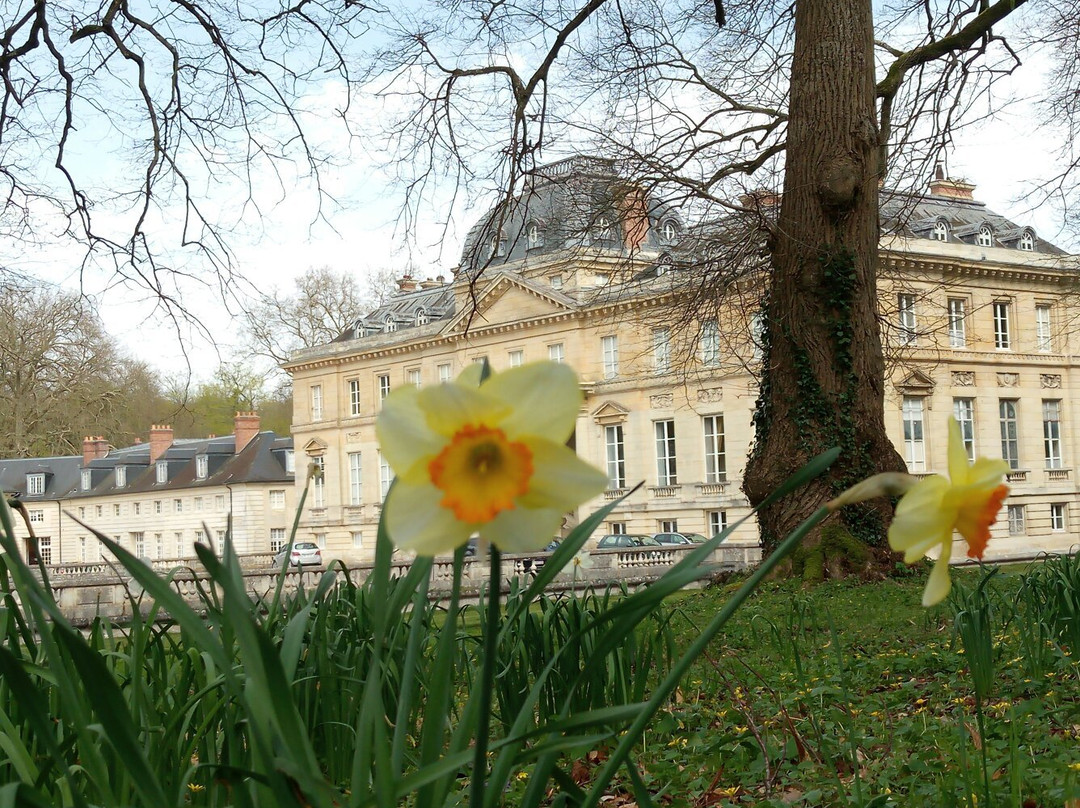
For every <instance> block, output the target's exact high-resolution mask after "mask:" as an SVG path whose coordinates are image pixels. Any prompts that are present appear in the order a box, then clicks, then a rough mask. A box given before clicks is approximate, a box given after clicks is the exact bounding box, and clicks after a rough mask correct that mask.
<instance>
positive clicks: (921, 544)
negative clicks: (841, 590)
mask: <svg viewBox="0 0 1080 808" xmlns="http://www.w3.org/2000/svg"><path fill="white" fill-rule="evenodd" d="M1008 470H1009V464H1008V463H1006V462H1005V461H1004V460H998V459H991V458H988V457H980V458H976V460H975V462H974V463H971V464H969V463H968V459H967V451H966V450H965V448H964V440H963V438H962V437H961V435H960V425H959V424H958V423H957V422H956V419H953V418H950V419H949V479H945V478H944V477H942V476H940V475H938V474H934V475H931V476H929V477H927V478H926V479H924V480H920V481H919V482H917V483H915V484H914V485H913V486H912V487H911V488H910V489H909V490H908V492H907V493H906V494H904V496H903V498H902V499H901V500H900V503H899V504H898V505H897V506H896V515H895V516H894V517H893V521H892V525H891V526H890V527H889V546H890V547H892V548H893V549H894V550H897V551H902V552H903V553H904V563H906V564H911V563H912V562H914V561H917V560H918V559H920V558H922V557H923V556H924V555H925V554H926V552H927V551H928V550H930V549H931V548H933V547H937V546H939V545H940V547H941V552H940V555H938V558H937V561H936V562H935V564H934V569H933V571H931V573H930V580H929V581H927V584H926V590H925V591H924V592H923V600H922V602H923V606H932V605H934V604H935V603H940V602H941V601H942V600H943V599H944V598H945V596H946V595H948V594H949V589H950V588H951V587H952V582H951V581H950V580H949V559H950V557H951V556H952V541H953V531H954V530H956V531H958V532H959V533H960V535H961V536H963V537H964V539H965V540H966V541H967V545H968V557H969V558H980V559H981V558H982V557H983V552H984V551H985V550H986V543H987V542H988V541H989V540H990V526H991V525H992V524H994V521H995V520H996V519H997V514H998V511H999V510H1001V503H1002V502H1003V501H1004V500H1005V497H1007V496H1008V495H1009V488H1008V486H1006V485H1004V484H1003V482H1002V478H1003V477H1004V475H1005V473H1006V472H1007V471H1008Z"/></svg>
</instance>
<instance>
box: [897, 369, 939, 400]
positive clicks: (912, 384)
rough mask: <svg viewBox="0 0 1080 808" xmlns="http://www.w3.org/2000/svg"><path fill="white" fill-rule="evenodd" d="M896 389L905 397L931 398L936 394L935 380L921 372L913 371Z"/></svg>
mask: <svg viewBox="0 0 1080 808" xmlns="http://www.w3.org/2000/svg"><path fill="white" fill-rule="evenodd" d="M896 389H897V390H898V391H900V393H902V394H903V395H905V396H929V395H931V394H932V393H933V392H934V380H933V379H932V378H930V376H928V375H927V374H925V373H923V372H922V371H921V370H913V371H911V373H909V374H908V375H907V376H905V377H904V378H903V380H902V381H900V382H898V383H897V385H896Z"/></svg>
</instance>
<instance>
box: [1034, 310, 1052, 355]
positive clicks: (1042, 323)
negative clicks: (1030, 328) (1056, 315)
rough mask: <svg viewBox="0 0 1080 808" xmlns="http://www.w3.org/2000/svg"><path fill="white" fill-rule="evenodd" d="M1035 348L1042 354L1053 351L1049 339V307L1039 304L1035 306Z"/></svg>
mask: <svg viewBox="0 0 1080 808" xmlns="http://www.w3.org/2000/svg"><path fill="white" fill-rule="evenodd" d="M1035 348H1036V350H1038V351H1041V352H1043V353H1049V352H1050V351H1051V350H1052V349H1053V344H1052V342H1051V338H1050V306H1049V304H1047V303H1039V304H1038V305H1036V306H1035Z"/></svg>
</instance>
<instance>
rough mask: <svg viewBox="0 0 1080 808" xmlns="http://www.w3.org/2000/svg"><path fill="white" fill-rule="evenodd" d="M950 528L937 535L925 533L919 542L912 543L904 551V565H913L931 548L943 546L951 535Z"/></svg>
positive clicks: (943, 529) (945, 528)
mask: <svg viewBox="0 0 1080 808" xmlns="http://www.w3.org/2000/svg"><path fill="white" fill-rule="evenodd" d="M951 531H952V528H951V527H948V526H946V527H944V528H942V529H941V531H940V532H938V533H927V534H926V535H925V538H923V539H922V540H921V541H916V542H912V543H911V544H909V545H908V546H907V547H906V548H905V549H904V563H905V564H914V563H915V562H916V561H919V560H921V559H922V558H923V557H924V556H925V555H926V553H927V551H928V550H929V549H930V548H931V547H937V546H938V545H939V544H943V543H944V542H945V540H946V539H948V538H949V536H950V534H951Z"/></svg>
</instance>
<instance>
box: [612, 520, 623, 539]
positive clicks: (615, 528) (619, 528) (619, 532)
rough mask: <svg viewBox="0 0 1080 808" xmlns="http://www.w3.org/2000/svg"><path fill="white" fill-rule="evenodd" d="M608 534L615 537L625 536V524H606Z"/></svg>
mask: <svg viewBox="0 0 1080 808" xmlns="http://www.w3.org/2000/svg"><path fill="white" fill-rule="evenodd" d="M608 533H614V534H615V535H616V536H625V535H626V522H608Z"/></svg>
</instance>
